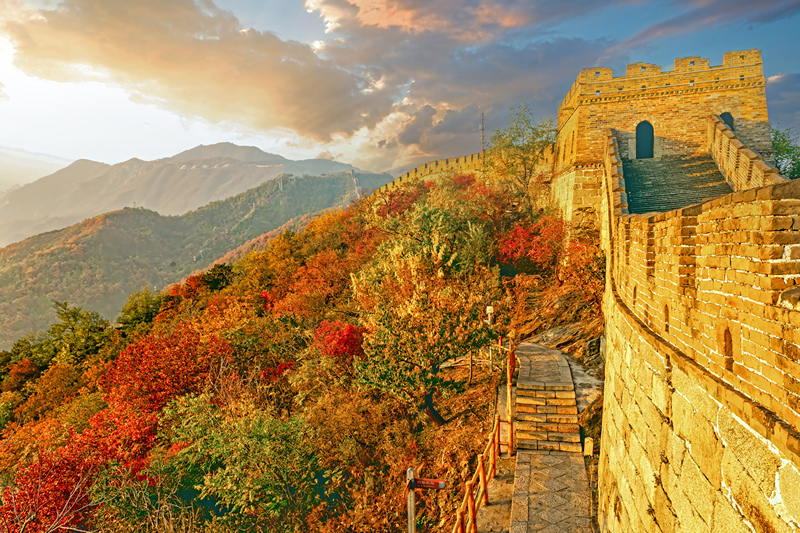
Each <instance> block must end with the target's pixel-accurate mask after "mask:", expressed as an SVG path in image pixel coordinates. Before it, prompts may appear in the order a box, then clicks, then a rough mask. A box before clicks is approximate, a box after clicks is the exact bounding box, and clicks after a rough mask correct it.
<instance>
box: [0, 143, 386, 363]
mask: <svg viewBox="0 0 800 533" xmlns="http://www.w3.org/2000/svg"><path fill="white" fill-rule="evenodd" d="M231 156H235V157H241V158H243V159H234V157H231ZM184 167H185V168H184ZM194 167H196V168H194ZM204 167H205V168H204ZM287 169H292V170H294V171H295V172H298V173H300V172H303V173H304V174H306V175H305V176H289V175H287V173H286V170H287ZM326 169H328V170H331V169H332V170H336V169H338V171H335V172H328V173H325V174H321V175H315V176H312V175H309V174H310V173H312V172H322V171H324V170H326ZM278 176H280V177H279V179H275V178H276V177H278ZM391 179H392V177H391V176H389V175H388V174H371V173H367V172H362V171H357V170H355V169H353V167H351V166H350V165H345V164H342V163H335V162H332V161H326V160H311V161H289V160H286V159H284V158H282V157H280V156H276V155H272V154H266V153H264V152H261V151H260V150H258V149H257V148H251V147H238V146H235V145H214V146H210V147H209V146H201V147H198V148H195V149H192V150H189V151H187V152H183V153H181V154H178V155H176V156H174V157H172V158H169V159H166V160H159V161H153V162H144V161H138V160H135V162H132V161H128V162H126V163H122V164H120V165H113V166H108V165H104V164H102V163H96V162H92V161H85V160H81V161H76V162H75V163H73V164H72V165H70V166H69V167H67V168H65V169H63V170H61V171H59V172H56V173H55V174H52V175H50V176H47V177H46V178H42V179H40V180H38V181H37V182H35V183H32V184H30V185H29V186H25V187H22V188H21V189H18V190H17V191H15V193H14V195H13V198H10V197H11V196H12V195H9V196H8V197H7V200H8V201H7V203H6V204H4V206H3V208H4V214H5V215H6V216H9V217H11V213H17V214H19V213H23V211H22V210H21V207H20V206H21V205H28V206H30V207H29V209H30V215H31V216H30V220H38V221H42V224H43V225H45V226H46V222H45V221H50V223H55V222H56V221H57V220H60V221H62V222H63V221H66V220H69V218H70V217H75V216H80V215H78V214H77V213H80V212H86V210H90V209H94V210H100V209H102V208H100V207H93V206H92V203H91V200H90V199H91V198H94V199H96V200H97V201H98V202H105V204H102V205H106V206H109V205H114V202H115V201H117V202H122V201H123V200H122V198H136V200H135V201H136V205H137V206H136V207H135V208H134V207H123V208H122V209H117V210H113V211H110V212H104V213H102V214H99V215H95V216H91V217H89V218H85V219H83V220H82V221H81V222H79V223H77V224H73V225H71V226H68V227H63V228H61V229H57V230H52V231H46V232H44V233H41V234H38V235H35V236H32V237H29V238H26V239H24V240H22V241H20V242H15V243H12V244H9V245H7V246H6V247H5V248H0V349H7V348H8V347H9V346H10V345H11V344H12V343H13V342H14V341H16V340H17V339H19V338H20V337H22V336H23V335H25V334H28V333H30V332H31V331H33V330H35V329H40V330H41V329H44V328H46V327H47V326H49V324H50V323H52V322H53V320H54V318H55V313H54V310H53V302H54V301H60V302H61V301H67V302H69V303H70V304H71V305H79V306H81V307H84V308H86V309H90V310H93V311H97V312H99V313H100V314H102V315H103V316H105V317H107V318H111V319H113V318H115V317H116V316H117V314H118V313H119V310H120V308H121V306H122V304H123V303H124V302H125V301H126V300H127V298H128V296H129V295H130V294H131V293H132V292H135V291H137V290H140V289H141V288H143V287H147V288H149V289H151V290H152V289H156V290H161V289H163V288H164V287H166V286H168V285H169V284H171V283H175V282H179V281H180V280H181V279H183V278H185V277H186V276H188V275H189V274H191V273H192V272H195V271H198V270H202V269H204V268H206V267H208V266H209V265H210V264H212V263H214V262H215V261H216V260H219V259H220V258H223V257H238V256H240V255H241V254H243V253H246V251H249V250H252V249H256V248H259V247H263V246H264V245H266V243H267V242H268V241H269V238H270V237H271V236H274V235H275V234H277V231H276V230H278V228H288V227H292V226H293V225H298V224H300V222H299V220H301V219H302V218H303V215H308V214H310V213H317V212H319V211H322V210H324V209H327V208H331V207H336V206H342V205H346V204H349V203H350V202H352V201H353V200H354V199H355V198H357V197H358V196H359V195H360V194H363V193H365V192H366V191H367V190H369V189H374V188H378V187H380V186H382V185H384V184H385V183H387V182H389V181H391ZM259 180H261V182H260V184H259V183H257V184H256V186H254V187H248V185H249V184H250V183H254V182H258V181H259ZM265 180H266V181H265ZM112 184H116V187H115V186H113V185H112ZM244 187H247V188H246V189H245V190H244V191H240V189H242V188H244ZM33 191H40V192H42V194H43V195H44V192H45V191H47V195H44V198H42V200H41V202H38V203H37V201H36V199H37V196H36V195H35V194H33ZM125 191H128V192H127V194H129V196H127V197H126V196H125V194H126V192H125ZM228 191H237V192H238V194H235V195H232V196H229V195H226V193H227V192H228ZM16 193H20V194H19V195H17V194H16ZM219 196H229V197H227V198H224V199H222V200H217V201H212V202H211V203H208V204H207V205H205V206H203V207H199V208H195V206H196V205H197V204H198V203H199V202H202V201H204V199H205V198H214V197H219ZM58 198H61V201H57V199H58ZM131 203H132V201H131ZM148 205H153V206H156V208H157V209H159V210H161V211H163V212H164V213H162V212H156V210H154V209H153V208H148V207H146V206H148ZM182 209H185V210H186V212H184V213H182V214H173V213H175V212H176V211H180V210H182ZM50 210H52V212H53V213H54V215H53V216H49V217H48V211H50ZM70 210H71V213H68V211H70ZM12 219H13V218H12ZM305 219H306V220H307V217H305ZM17 220H20V219H17ZM292 220H294V221H295V222H292ZM29 231H30V230H29ZM270 232H272V233H271V234H270ZM265 234H266V235H265Z"/></svg>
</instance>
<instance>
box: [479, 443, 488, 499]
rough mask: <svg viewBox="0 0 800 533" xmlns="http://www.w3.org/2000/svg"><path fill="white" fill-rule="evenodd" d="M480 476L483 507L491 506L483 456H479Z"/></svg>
mask: <svg viewBox="0 0 800 533" xmlns="http://www.w3.org/2000/svg"><path fill="white" fill-rule="evenodd" d="M478 476H479V479H480V481H481V492H482V493H483V498H481V499H482V500H483V505H489V485H488V483H486V467H485V466H484V464H483V455H479V456H478Z"/></svg>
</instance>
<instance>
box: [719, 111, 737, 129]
mask: <svg viewBox="0 0 800 533" xmlns="http://www.w3.org/2000/svg"><path fill="white" fill-rule="evenodd" d="M719 118H721V119H722V122H724V123H725V124H727V125H728V127H729V128H730V129H731V131H733V129H734V128H733V115H731V114H730V113H728V112H727V111H725V112H724V113H723V114H721V115H720V116H719Z"/></svg>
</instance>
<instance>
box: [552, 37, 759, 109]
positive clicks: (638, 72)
mask: <svg viewBox="0 0 800 533" xmlns="http://www.w3.org/2000/svg"><path fill="white" fill-rule="evenodd" d="M762 64H763V61H762V59H761V51H760V50H744V51H740V52H727V53H726V54H725V56H724V58H723V61H722V65H719V66H713V67H712V66H710V62H709V60H708V59H706V58H701V57H700V56H693V57H682V58H678V59H676V60H675V66H674V70H672V71H666V72H662V71H661V66H660V65H653V64H651V63H629V64H628V65H627V69H626V73H625V76H618V77H614V73H613V71H612V69H610V68H608V67H596V68H587V69H583V70H581V72H580V74H578V77H577V79H576V80H575V83H573V85H572V87H571V88H570V90H569V92H568V93H567V96H566V98H565V99H564V101H563V102H562V104H561V106H560V107H559V112H558V115H559V117H561V116H562V114H567V113H568V112H569V111H571V110H573V109H574V108H575V107H577V106H578V105H586V104H590V103H599V102H607V101H609V100H613V99H615V98H616V99H622V98H631V97H634V98H653V97H658V98H662V97H664V96H680V95H682V94H684V91H687V90H692V89H693V90H695V91H700V90H706V91H708V90H721V89H722V90H726V89H736V88H738V87H739V86H741V85H744V86H750V85H752V84H757V85H760V84H763V83H764V82H765V80H764V76H763V73H762ZM631 93H633V94H631Z"/></svg>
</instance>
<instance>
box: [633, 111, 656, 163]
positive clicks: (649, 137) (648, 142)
mask: <svg viewBox="0 0 800 533" xmlns="http://www.w3.org/2000/svg"><path fill="white" fill-rule="evenodd" d="M653 139H654V137H653V125H652V124H650V123H649V122H647V121H646V120H645V121H644V122H640V123H639V125H638V126H636V159H652V158H653Z"/></svg>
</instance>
